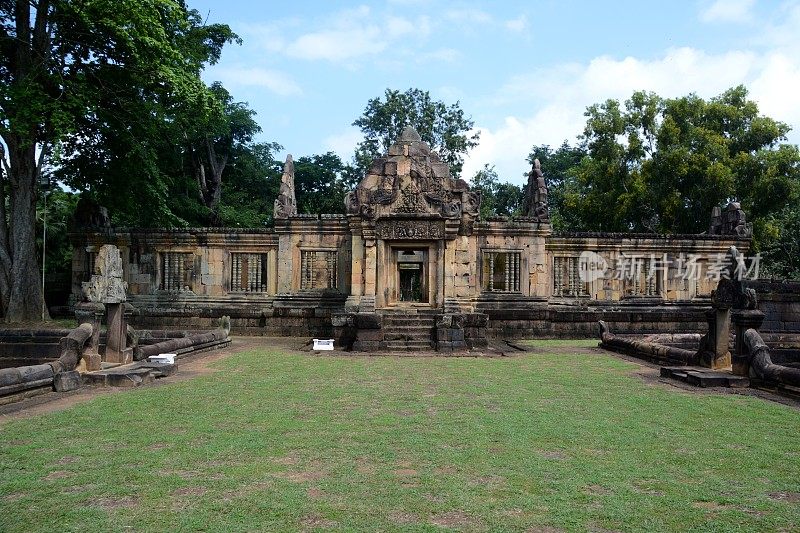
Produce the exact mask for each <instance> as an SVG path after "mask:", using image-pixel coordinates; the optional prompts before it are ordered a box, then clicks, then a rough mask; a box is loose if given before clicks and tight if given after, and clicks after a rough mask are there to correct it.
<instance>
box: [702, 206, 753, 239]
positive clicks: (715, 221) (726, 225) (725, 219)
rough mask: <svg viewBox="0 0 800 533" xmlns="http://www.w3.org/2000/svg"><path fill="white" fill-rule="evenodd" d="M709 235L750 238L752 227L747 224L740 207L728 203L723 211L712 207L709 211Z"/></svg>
mask: <svg viewBox="0 0 800 533" xmlns="http://www.w3.org/2000/svg"><path fill="white" fill-rule="evenodd" d="M708 233H709V234H711V235H736V236H737V237H751V236H752V235H753V225H752V224H748V223H747V220H746V217H745V214H744V210H742V205H741V204H740V203H739V202H730V203H729V204H728V205H727V206H726V207H725V210H724V211H723V210H722V209H720V208H719V207H714V208H713V209H712V211H711V225H710V226H709V228H708Z"/></svg>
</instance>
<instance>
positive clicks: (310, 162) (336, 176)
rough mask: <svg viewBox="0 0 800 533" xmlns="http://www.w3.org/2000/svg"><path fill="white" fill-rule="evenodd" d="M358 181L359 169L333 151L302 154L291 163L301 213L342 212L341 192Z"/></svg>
mask: <svg viewBox="0 0 800 533" xmlns="http://www.w3.org/2000/svg"><path fill="white" fill-rule="evenodd" d="M357 183H358V171H357V170H356V169H355V168H353V167H352V166H351V165H348V164H346V163H344V162H343V161H342V160H341V158H340V157H339V156H338V155H336V154H335V153H333V152H327V153H325V154H322V155H312V156H304V157H301V158H299V159H298V160H297V161H295V163H294V185H295V194H296V195H297V210H298V212H300V213H342V214H343V213H344V212H345V209H344V196H345V194H346V193H347V192H348V191H350V190H351V189H353V188H354V187H355V186H356V184H357Z"/></svg>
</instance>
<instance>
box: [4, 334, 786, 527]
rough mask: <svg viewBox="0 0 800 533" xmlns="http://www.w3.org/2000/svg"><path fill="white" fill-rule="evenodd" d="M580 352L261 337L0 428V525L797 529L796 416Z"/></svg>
mask: <svg viewBox="0 0 800 533" xmlns="http://www.w3.org/2000/svg"><path fill="white" fill-rule="evenodd" d="M255 342H256V341H254V340H249V341H248V343H249V344H251V345H252V344H254V343H255ZM595 342H596V341H595ZM584 345H585V344H584V343H582V342H581V343H579V344H575V343H572V342H564V341H561V342H558V343H547V344H544V345H539V346H538V349H537V350H536V353H535V354H525V355H519V356H516V357H508V358H503V359H502V360H500V359H489V358H480V357H479V358H467V357H456V358H451V357H433V358H430V357H400V358H397V357H309V356H308V354H302V353H297V352H296V350H290V351H289V350H282V349H280V348H277V347H276V346H275V341H274V340H272V341H269V342H265V343H264V346H262V347H258V346H253V347H252V348H250V349H249V350H247V351H243V352H239V353H236V354H234V355H232V356H230V357H228V358H225V359H224V360H221V361H217V362H215V363H213V367H214V369H215V370H217V371H216V372H212V373H199V374H200V375H199V377H195V378H194V379H191V378H190V379H186V377H185V376H184V378H182V379H179V380H178V381H172V382H171V383H169V382H168V383H164V384H162V385H161V386H157V387H139V388H137V389H136V390H129V391H126V392H119V393H116V394H102V395H98V396H97V397H95V398H93V399H91V400H88V401H87V402H86V403H82V404H80V405H77V406H73V407H71V408H66V409H64V410H61V411H56V412H52V413H49V414H45V415H42V414H35V413H30V414H29V415H28V416H24V417H19V419H13V418H14V415H11V416H8V417H5V418H4V420H3V422H2V426H0V498H2V499H3V501H4V502H5V503H6V504H5V505H1V506H0V523H1V524H3V528H2V529H3V530H4V531H7V532H9V533H10V532H18V531H19V532H22V531H24V532H36V531H48V532H50V531H112V530H113V531H120V530H126V529H135V530H141V531H194V530H204V531H298V530H303V529H323V528H324V529H338V530H342V531H377V530H380V531H398V530H415V531H434V530H440V529H444V528H442V527H438V526H441V525H442V524H445V525H448V526H455V527H457V528H461V529H465V530H477V531H527V530H542V531H548V530H554V531H555V530H564V531H586V530H590V529H596V530H607V531H609V530H614V531H689V530H693V531H780V530H785V531H791V530H796V529H797V524H799V523H800V506H798V505H797V504H796V503H792V502H791V501H790V498H792V497H794V495H795V494H797V493H800V477H799V476H798V474H799V473H800V472H799V470H798V469H799V467H798V461H797V454H798V450H800V434H798V432H797V431H796V430H793V429H792V428H795V429H796V428H797V427H798V426H800V412H798V410H797V409H795V408H793V407H792V406H788V405H781V404H779V403H777V402H772V401H767V400H764V399H761V398H757V397H753V396H750V397H748V396H746V395H745V394H720V393H716V392H712V391H707V392H703V393H700V392H697V393H688V392H687V391H684V390H680V389H676V388H674V387H667V386H661V385H653V384H650V383H643V380H642V378H641V377H640V375H639V374H640V373H642V372H643V371H644V372H646V373H648V375H650V374H652V370H650V369H646V368H643V367H642V366H641V365H638V364H633V363H630V362H625V361H621V360H619V359H618V358H616V357H614V356H611V355H608V354H606V353H601V352H598V351H596V350H587V349H586V348H581V347H579V346H584ZM598 391H602V400H601V401H600V400H599V399H598ZM165 406H169V407H168V411H167V407H165ZM732 428H735V430H733V429H732ZM110 450H113V451H115V452H118V451H120V450H135V451H136V452H135V454H133V453H121V452H120V453H110ZM122 481H124V482H122ZM781 496H783V498H782V497H781ZM437 524H438V526H437Z"/></svg>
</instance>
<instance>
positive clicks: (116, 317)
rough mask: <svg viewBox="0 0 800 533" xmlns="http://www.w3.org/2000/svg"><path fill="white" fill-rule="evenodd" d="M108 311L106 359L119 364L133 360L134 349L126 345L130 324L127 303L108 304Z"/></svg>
mask: <svg viewBox="0 0 800 533" xmlns="http://www.w3.org/2000/svg"><path fill="white" fill-rule="evenodd" d="M106 312H107V313H108V315H107V317H108V318H107V327H108V330H107V333H106V335H107V337H106V361H107V362H109V363H119V364H127V363H131V362H133V353H132V350H129V349H127V346H126V334H127V330H128V324H127V321H126V320H125V305H124V304H121V303H113V304H106Z"/></svg>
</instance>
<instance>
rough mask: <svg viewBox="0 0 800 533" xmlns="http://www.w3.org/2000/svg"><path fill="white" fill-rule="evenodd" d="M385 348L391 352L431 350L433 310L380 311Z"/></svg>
mask: <svg viewBox="0 0 800 533" xmlns="http://www.w3.org/2000/svg"><path fill="white" fill-rule="evenodd" d="M381 313H382V314H383V331H384V339H385V342H386V348H387V349H389V350H392V351H419V350H432V349H433V330H434V327H435V326H436V310H435V309H417V308H413V307H411V308H406V307H404V308H398V309H386V310H382V311H381Z"/></svg>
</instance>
